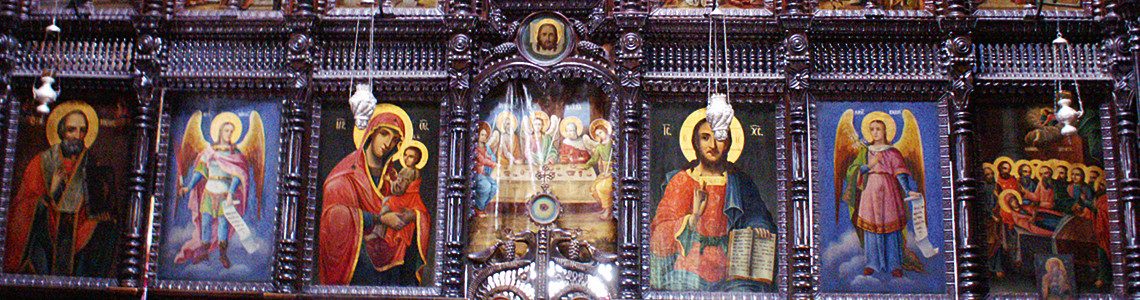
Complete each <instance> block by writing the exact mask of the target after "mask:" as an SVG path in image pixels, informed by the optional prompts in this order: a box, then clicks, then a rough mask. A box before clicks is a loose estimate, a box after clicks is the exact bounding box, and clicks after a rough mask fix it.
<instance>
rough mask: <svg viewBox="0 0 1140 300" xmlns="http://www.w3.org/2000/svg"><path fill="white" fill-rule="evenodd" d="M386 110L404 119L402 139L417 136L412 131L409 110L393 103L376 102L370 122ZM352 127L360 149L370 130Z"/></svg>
mask: <svg viewBox="0 0 1140 300" xmlns="http://www.w3.org/2000/svg"><path fill="white" fill-rule="evenodd" d="M386 112H390V113H393V114H396V116H397V117H399V118H400V120H401V121H404V136H402V137H400V138H401V139H402V140H407V139H411V138H412V137H414V136H415V135H414V132H413V131H412V118H410V117H408V112H405V111H404V109H403V108H400V107H399V106H395V105H392V104H391V103H380V104H376V109H375V110H373V111H372V117H371V118H368V122H369V123H371V122H372V118H375V117H376V116H378V115H380V114H382V113H386ZM352 128H353V129H352V141H353V142H354V143H356V148H358V149H359V148H360V146H361V145H363V144H364V143H363V142H364V136H365V135H367V134H368V133H370V132H365V131H366V130H368V129H360V128H358V127H355V126H353V127H352ZM372 129H375V128H372Z"/></svg>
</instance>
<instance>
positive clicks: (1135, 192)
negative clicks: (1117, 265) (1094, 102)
mask: <svg viewBox="0 0 1140 300" xmlns="http://www.w3.org/2000/svg"><path fill="white" fill-rule="evenodd" d="M1109 3H1110V4H1108V5H1105V9H1104V10H1102V11H1099V12H1102V13H1104V14H1103V15H1100V16H1098V19H1100V20H1102V21H1105V29H1106V31H1107V33H1108V35H1107V38H1106V40H1105V42H1104V45H1105V49H1104V50H1105V51H1104V52H1105V53H1106V55H1105V61H1104V63H1105V67H1106V69H1107V71H1108V74H1109V75H1110V76H1112V79H1113V81H1114V82H1113V83H1114V84H1113V91H1112V109H1113V112H1114V113H1115V115H1116V117H1115V118H1114V119H1113V123H1112V134H1113V141H1114V142H1115V144H1116V145H1115V150H1116V163H1117V165H1116V181H1117V195H1118V196H1119V197H1120V198H1119V199H1120V204H1121V208H1122V209H1121V218H1122V221H1123V222H1122V223H1123V235H1124V236H1123V238H1124V240H1123V243H1122V244H1123V245H1124V249H1123V250H1124V278H1123V279H1124V292H1125V293H1126V294H1127V296H1129V297H1132V298H1136V297H1140V237H1138V236H1137V234H1138V233H1137V228H1136V226H1137V223H1136V221H1137V205H1140V163H1137V162H1136V160H1137V159H1140V157H1138V155H1137V154H1138V153H1137V147H1138V145H1137V127H1136V122H1137V119H1136V118H1137V103H1136V101H1137V94H1136V92H1137V91H1138V88H1140V87H1137V86H1135V85H1136V84H1137V83H1136V76H1137V73H1136V71H1137V70H1136V69H1135V68H1136V59H1137V57H1136V56H1137V54H1138V53H1140V20H1137V19H1136V18H1137V14H1138V13H1137V12H1136V11H1135V9H1137V7H1136V6H1137V4H1136V3H1134V1H1133V3H1128V4H1130V5H1125V4H1123V3H1122V4H1118V3H1116V1H1109Z"/></svg>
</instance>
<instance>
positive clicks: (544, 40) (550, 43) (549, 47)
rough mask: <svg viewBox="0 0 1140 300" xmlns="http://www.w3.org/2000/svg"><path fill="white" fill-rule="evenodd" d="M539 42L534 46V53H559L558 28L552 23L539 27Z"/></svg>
mask: <svg viewBox="0 0 1140 300" xmlns="http://www.w3.org/2000/svg"><path fill="white" fill-rule="evenodd" d="M537 39H538V41H537V42H536V43H535V44H534V52H537V53H538V54H542V55H554V54H557V53H558V28H557V27H555V26H554V24H551V23H543V24H542V25H539V26H538V36H537Z"/></svg>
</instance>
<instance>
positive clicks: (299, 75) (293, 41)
mask: <svg viewBox="0 0 1140 300" xmlns="http://www.w3.org/2000/svg"><path fill="white" fill-rule="evenodd" d="M315 21H316V15H315V14H314V13H313V0H299V1H297V4H296V7H295V10H294V11H293V13H292V14H289V15H287V16H286V25H287V26H288V27H289V31H290V33H289V42H288V43H286V48H287V50H288V53H289V54H288V59H289V77H290V84H289V87H288V89H289V94H288V98H287V99H286V101H285V108H284V111H285V115H284V117H283V118H282V119H283V120H282V126H284V127H285V128H284V129H285V130H284V134H285V136H283V137H282V140H283V141H284V145H282V148H281V160H280V164H281V165H280V170H281V174H282V175H283V176H282V177H283V180H282V182H281V193H280V195H281V202H280V204H278V211H279V216H278V220H279V221H280V222H281V229H280V230H279V231H278V234H279V235H280V236H278V240H279V241H280V242H279V244H278V247H277V249H278V250H277V254H276V255H277V257H276V259H277V260H276V271H275V272H274V276H273V277H274V284H275V286H276V288H277V292H280V293H293V292H295V291H297V290H300V288H301V282H302V280H301V279H300V271H299V270H300V269H301V268H300V253H301V251H300V250H301V249H300V246H301V244H300V242H299V240H298V237H297V224H298V223H299V222H298V221H299V220H297V218H298V217H299V216H300V215H301V214H298V213H297V211H298V209H299V202H300V200H301V196H302V194H303V192H302V191H304V188H305V187H304V185H303V184H302V180H303V179H304V178H306V175H307V174H305V172H306V171H307V170H308V169H309V168H308V167H307V165H308V164H309V163H312V162H310V161H308V159H306V156H305V153H304V152H305V149H306V144H305V142H306V141H307V139H306V138H305V131H306V128H308V121H309V115H308V112H309V110H308V108H309V98H310V97H309V96H310V91H311V84H310V83H311V82H312V76H313V63H312V61H313V59H312V56H313V55H312V48H313V42H312V38H311V37H310V34H311V33H310V32H311V30H310V29H311V28H312V27H313V23H314V22H315Z"/></svg>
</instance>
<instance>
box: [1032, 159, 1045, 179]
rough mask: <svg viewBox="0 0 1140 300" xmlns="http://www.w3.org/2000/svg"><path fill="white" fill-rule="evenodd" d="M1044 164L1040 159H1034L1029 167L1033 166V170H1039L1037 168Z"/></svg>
mask: <svg viewBox="0 0 1140 300" xmlns="http://www.w3.org/2000/svg"><path fill="white" fill-rule="evenodd" d="M1043 163H1045V162H1043V161H1041V160H1040V159H1034V160H1030V161H1029V165H1030V166H1033V169H1037V167H1038V166H1040V165H1041V164H1043ZM1033 176H1037V175H1036V174H1034V175H1033Z"/></svg>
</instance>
